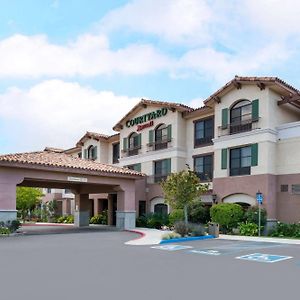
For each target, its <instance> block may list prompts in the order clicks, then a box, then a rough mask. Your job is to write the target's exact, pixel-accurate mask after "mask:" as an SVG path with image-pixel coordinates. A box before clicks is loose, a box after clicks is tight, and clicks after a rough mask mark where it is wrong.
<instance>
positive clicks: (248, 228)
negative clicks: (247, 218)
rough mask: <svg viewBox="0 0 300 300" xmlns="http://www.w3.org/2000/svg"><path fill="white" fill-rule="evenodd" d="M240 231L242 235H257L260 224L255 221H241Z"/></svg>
mask: <svg viewBox="0 0 300 300" xmlns="http://www.w3.org/2000/svg"><path fill="white" fill-rule="evenodd" d="M239 232H240V234H241V235H247V236H257V235H258V226H257V225H256V224H255V223H250V222H246V223H240V224H239Z"/></svg>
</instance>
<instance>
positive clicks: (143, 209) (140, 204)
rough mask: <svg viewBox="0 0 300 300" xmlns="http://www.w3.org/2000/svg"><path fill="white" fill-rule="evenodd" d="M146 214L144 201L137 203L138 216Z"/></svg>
mask: <svg viewBox="0 0 300 300" xmlns="http://www.w3.org/2000/svg"><path fill="white" fill-rule="evenodd" d="M145 214H146V201H145V200H140V201H139V216H144V215H145Z"/></svg>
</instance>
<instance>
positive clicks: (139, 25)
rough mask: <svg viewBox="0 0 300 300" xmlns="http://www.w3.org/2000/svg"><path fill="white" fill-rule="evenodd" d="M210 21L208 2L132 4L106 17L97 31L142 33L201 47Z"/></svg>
mask: <svg viewBox="0 0 300 300" xmlns="http://www.w3.org/2000/svg"><path fill="white" fill-rule="evenodd" d="M211 21H212V11H211V10H210V8H209V5H208V4H207V1H199V0H164V1H161V0H134V1H131V2H129V3H128V4H126V5H124V6H122V7H120V8H117V9H115V10H113V11H111V12H110V13H108V14H107V15H106V16H105V17H104V18H103V19H102V20H101V22H100V28H101V29H102V30H106V31H108V32H109V31H114V30H120V29H122V30H123V29H125V30H126V29H127V30H130V31H132V32H142V33H146V34H151V35H156V36H159V37H161V38H163V39H165V40H167V41H169V42H174V43H187V44H199V43H200V44H203V43H205V42H207V41H209V40H210V36H209V34H208V30H207V27H208V26H209V23H210V22H211Z"/></svg>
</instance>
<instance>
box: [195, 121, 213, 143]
mask: <svg viewBox="0 0 300 300" xmlns="http://www.w3.org/2000/svg"><path fill="white" fill-rule="evenodd" d="M194 130H195V140H194V146H195V147H197V146H201V145H205V144H210V143H211V142H212V139H213V137H214V120H213V119H212V118H210V119H206V120H201V121H196V122H195V125H194Z"/></svg>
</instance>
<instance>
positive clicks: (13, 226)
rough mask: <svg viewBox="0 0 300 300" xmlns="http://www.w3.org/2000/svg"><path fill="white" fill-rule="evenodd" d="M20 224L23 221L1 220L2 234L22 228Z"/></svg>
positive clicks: (0, 232)
mask: <svg viewBox="0 0 300 300" xmlns="http://www.w3.org/2000/svg"><path fill="white" fill-rule="evenodd" d="M20 225H21V223H20V221H19V220H13V221H7V222H6V223H5V222H0V234H4V235H6V234H10V233H13V232H15V231H17V229H19V228H20Z"/></svg>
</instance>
